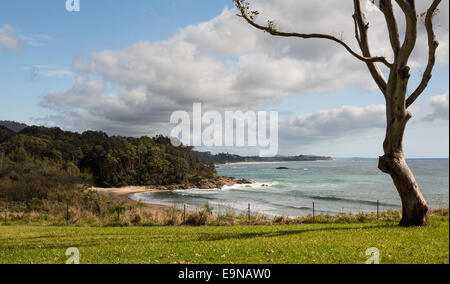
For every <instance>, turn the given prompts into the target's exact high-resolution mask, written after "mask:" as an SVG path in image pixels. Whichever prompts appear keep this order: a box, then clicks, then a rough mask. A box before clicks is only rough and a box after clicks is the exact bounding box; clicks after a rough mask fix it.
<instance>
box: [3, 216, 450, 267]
mask: <svg viewBox="0 0 450 284" xmlns="http://www.w3.org/2000/svg"><path fill="white" fill-rule="evenodd" d="M397 222H398V220H397V221H396V222H392V221H382V222H379V223H376V222H369V223H353V224H330V223H326V224H301V225H282V226H233V227H214V226H210V227H173V226H172V227H133V228H89V227H83V228H77V227H32V226H31V227H30V226H3V227H0V251H1V254H0V263H65V261H66V260H67V257H66V256H65V251H66V249H67V248H69V247H77V248H78V249H79V251H80V261H81V263H181V264H187V263H202V264H204V263H228V264H231V263H235V264H239V263H255V264H260V263H365V261H366V260H367V259H368V257H367V256H366V255H365V252H366V250H367V249H368V248H370V247H376V248H378V249H379V251H380V255H381V263H382V264H383V263H446V264H448V263H449V220H448V217H432V218H431V219H430V225H429V226H428V227H422V228H400V227H398V226H397Z"/></svg>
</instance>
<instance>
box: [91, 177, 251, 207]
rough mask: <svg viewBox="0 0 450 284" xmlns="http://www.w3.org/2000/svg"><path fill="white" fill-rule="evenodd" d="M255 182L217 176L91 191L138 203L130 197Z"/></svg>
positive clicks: (92, 188) (97, 188) (148, 205)
mask: <svg viewBox="0 0 450 284" xmlns="http://www.w3.org/2000/svg"><path fill="white" fill-rule="evenodd" d="M254 183H256V182H255V181H252V180H248V179H235V178H231V177H224V176H216V177H214V178H212V179H210V180H203V181H200V182H199V183H197V185H169V186H124V187H118V188H113V187H111V188H102V187H95V186H93V187H91V188H90V189H89V190H91V191H94V192H97V193H101V194H110V195H113V196H115V197H117V198H119V199H121V200H124V201H127V202H133V203H135V202H138V201H136V200H134V199H132V198H131V197H130V196H131V195H133V194H137V193H147V192H172V191H174V190H192V189H203V190H206V189H220V188H223V187H224V186H235V185H238V184H239V185H244V184H254ZM142 203H143V204H145V206H146V207H147V208H151V209H155V210H158V209H159V210H163V209H167V208H170V206H168V205H161V204H153V203H147V202H142Z"/></svg>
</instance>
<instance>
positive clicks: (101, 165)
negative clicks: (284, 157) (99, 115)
mask: <svg viewBox="0 0 450 284" xmlns="http://www.w3.org/2000/svg"><path fill="white" fill-rule="evenodd" d="M0 159H2V161H4V160H5V159H6V160H7V161H8V162H9V163H16V164H23V163H24V162H26V161H28V160H30V161H33V163H39V161H42V162H45V163H54V164H59V165H62V166H63V167H64V168H70V167H72V166H74V167H77V168H78V169H79V170H80V172H82V173H83V172H84V173H90V174H91V175H92V177H93V180H94V183H95V185H97V186H105V187H110V186H112V187H118V186H125V185H171V184H186V183H192V184H195V183H197V182H198V181H199V180H203V179H208V178H211V177H213V176H215V174H216V172H215V169H214V166H212V165H207V164H206V163H204V162H202V161H201V160H200V159H198V158H197V157H196V156H195V155H193V153H192V148H190V147H174V146H172V144H171V143H170V139H168V138H166V137H162V136H158V137H155V138H149V137H141V138H130V137H116V136H114V137H109V136H108V135H107V134H105V133H103V132H93V131H87V132H84V133H82V134H79V133H74V132H67V131H63V130H61V129H59V128H46V127H36V126H33V127H26V128H24V129H22V130H21V131H20V132H18V133H16V132H14V131H11V130H10V129H8V128H7V127H4V126H0Z"/></svg>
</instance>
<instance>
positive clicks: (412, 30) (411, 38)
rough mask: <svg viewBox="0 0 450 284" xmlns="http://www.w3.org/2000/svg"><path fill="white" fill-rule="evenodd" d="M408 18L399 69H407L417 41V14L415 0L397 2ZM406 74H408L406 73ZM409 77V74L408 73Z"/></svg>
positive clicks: (399, 54)
mask: <svg viewBox="0 0 450 284" xmlns="http://www.w3.org/2000/svg"><path fill="white" fill-rule="evenodd" d="M395 1H396V2H397V4H398V5H399V6H400V8H401V9H402V11H403V13H404V14H405V16H406V32H405V39H404V41H403V45H402V46H401V48H400V51H399V53H398V56H397V57H396V62H394V64H395V65H396V66H397V68H399V69H402V68H407V66H406V65H407V63H408V60H409V57H410V56H411V53H412V52H413V50H414V47H415V46H416V41H417V12H416V4H415V0H395ZM405 73H406V72H405ZM408 77H409V72H408Z"/></svg>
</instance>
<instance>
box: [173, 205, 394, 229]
mask: <svg viewBox="0 0 450 284" xmlns="http://www.w3.org/2000/svg"><path fill="white" fill-rule="evenodd" d="M373 203H374V205H375V206H373V208H372V209H368V208H367V207H366V210H365V211H363V210H361V209H359V211H358V210H355V209H353V211H352V210H347V211H346V210H345V208H342V210H341V211H340V212H336V210H334V211H333V210H331V209H329V208H325V207H320V205H319V206H318V204H317V202H312V204H311V205H312V207H311V208H310V209H309V208H308V210H305V214H302V215H298V216H291V217H292V218H295V217H305V216H311V217H312V219H313V221H314V220H315V219H316V218H317V217H318V216H320V215H347V214H362V213H375V212H376V216H377V219H379V218H380V214H381V212H382V209H384V210H387V209H388V207H386V206H384V208H382V207H381V203H380V201H379V200H377V201H376V202H373ZM173 206H175V207H177V208H178V209H181V210H182V211H183V218H184V223H185V222H186V214H187V213H186V212H187V211H198V210H202V209H207V210H210V212H211V213H212V214H213V215H215V216H223V215H228V214H234V215H239V216H241V217H247V218H248V219H249V220H250V219H251V218H252V216H266V217H279V216H282V215H284V214H279V215H274V214H265V213H263V212H260V211H258V209H255V208H254V207H253V206H252V204H251V203H248V205H247V207H246V208H243V205H242V204H241V207H240V208H236V206H235V207H232V206H229V205H225V204H215V205H214V206H210V205H209V203H207V204H205V205H204V206H201V205H200V204H199V205H189V204H173ZM180 207H181V208H180Z"/></svg>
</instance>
